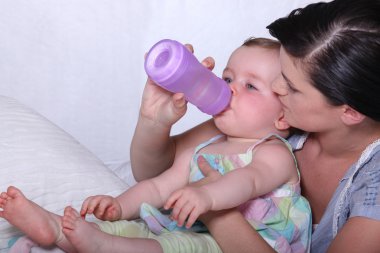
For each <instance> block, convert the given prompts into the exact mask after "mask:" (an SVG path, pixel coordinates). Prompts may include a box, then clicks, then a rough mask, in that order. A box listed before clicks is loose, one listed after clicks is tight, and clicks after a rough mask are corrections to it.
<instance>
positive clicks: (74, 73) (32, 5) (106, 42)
mask: <svg viewBox="0 0 380 253" xmlns="http://www.w3.org/2000/svg"><path fill="white" fill-rule="evenodd" d="M311 2H316V1H313V0H265V1H263V0H240V1H238V0H0V95H5V96H10V97H13V98H16V99H18V100H19V101H21V102H22V103H24V104H26V105H28V106H30V107H32V108H33V109H35V110H36V111H38V112H39V113H41V114H42V115H44V116H45V117H46V118H48V119H50V120H51V121H53V122H54V123H55V124H57V125H58V126H60V127H61V128H63V129H64V130H66V131H67V132H68V133H70V134H71V135H73V136H74V137H75V138H76V139H78V140H79V141H80V142H81V143H82V144H84V145H85V146H86V147H87V148H89V149H90V150H91V151H92V152H93V153H95V154H96V155H97V156H98V157H99V158H100V159H101V160H103V161H104V162H105V163H106V165H108V166H109V167H111V168H113V169H115V168H121V167H123V166H128V164H129V147H130V142H131V138H132V134H133V131H134V127H135V125H136V120H137V117H138V109H139V105H140V98H141V94H142V90H143V87H144V84H145V80H146V74H145V72H144V69H143V56H144V53H145V52H147V51H148V50H149V48H150V47H151V46H152V45H153V44H154V43H155V42H157V41H159V40H161V39H164V38H170V39H176V40H179V41H181V42H183V43H191V44H193V45H194V47H195V55H196V57H198V59H203V58H204V57H206V56H213V57H214V58H215V59H216V68H215V70H214V72H215V73H216V74H217V75H220V74H221V72H222V69H223V67H224V65H225V63H226V62H227V59H228V57H229V55H230V53H231V52H232V51H233V50H234V49H235V48H236V47H238V46H239V45H241V43H242V42H243V41H244V40H245V39H246V38H248V37H250V36H255V37H260V36H264V37H269V34H268V32H267V30H266V28H265V27H266V26H267V25H268V24H269V23H270V22H271V21H274V20H275V19H277V18H279V17H282V16H284V15H287V14H288V13H289V12H290V11H291V10H292V9H294V8H296V7H303V6H305V5H306V4H308V3H311ZM208 117H209V116H207V115H205V114H202V113H201V112H200V111H198V110H197V109H196V108H194V107H192V106H190V108H189V111H188V114H187V115H186V116H185V118H184V119H182V120H181V121H180V122H179V123H177V125H175V127H174V129H173V133H178V132H181V131H183V130H184V129H188V128H190V127H192V126H194V125H196V124H198V123H199V122H201V121H204V120H205V119H207V118H208ZM0 124H1V122H0Z"/></svg>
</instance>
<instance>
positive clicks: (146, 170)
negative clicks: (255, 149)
mask: <svg viewBox="0 0 380 253" xmlns="http://www.w3.org/2000/svg"><path fill="white" fill-rule="evenodd" d="M190 49H191V48H190ZM202 63H203V64H204V65H205V66H206V67H208V68H209V69H212V68H213V67H214V64H215V63H214V60H213V59H212V58H210V57H209V58H206V59H205V60H204V61H203V62H202ZM185 113H186V101H185V100H184V97H183V95H182V94H172V93H170V92H168V91H165V90H164V89H162V88H161V87H159V86H158V85H156V84H155V83H154V82H153V81H151V80H150V79H148V81H147V83H146V85H145V88H144V93H143V97H142V102H141V108H140V115H139V118H138V122H137V126H136V129H135V133H134V135H133V138H132V144H131V150H130V153H131V164H132V172H133V175H134V177H135V179H136V180H137V181H141V180H144V179H147V178H152V177H155V176H157V175H159V174H160V173H162V172H163V171H165V170H166V169H168V168H169V167H170V166H171V165H172V164H173V161H174V158H175V156H176V154H178V153H181V152H182V151H183V150H186V149H187V148H189V147H194V146H196V145H197V144H199V143H201V142H203V141H205V140H207V139H208V138H211V137H212V136H214V135H217V134H218V133H219V131H218V130H217V128H216V127H215V125H214V122H213V120H209V121H206V122H205V123H202V124H200V125H199V126H196V127H195V128H193V129H190V130H188V131H187V132H185V133H182V134H180V135H177V136H170V130H171V127H172V125H173V124H174V123H175V122H177V121H178V120H179V119H180V118H181V117H182V116H183V115H184V114H185Z"/></svg>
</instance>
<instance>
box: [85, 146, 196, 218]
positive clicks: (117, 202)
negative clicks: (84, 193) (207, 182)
mask: <svg viewBox="0 0 380 253" xmlns="http://www.w3.org/2000/svg"><path fill="white" fill-rule="evenodd" d="M191 155H192V150H190V149H189V150H186V151H185V152H183V154H181V155H180V156H178V157H176V158H175V161H174V164H173V166H172V167H171V168H170V169H168V170H166V171H165V172H163V173H162V174H161V175H159V176H157V177H154V178H152V179H148V180H144V181H141V182H139V183H137V184H136V185H134V186H132V187H131V188H129V189H128V190H126V191H125V192H123V193H122V194H121V195H119V196H118V197H116V198H113V197H110V196H93V197H89V198H88V199H86V200H85V202H84V203H83V205H82V209H81V215H85V214H94V215H95V216H96V217H97V218H99V219H103V220H120V219H127V220H128V219H134V218H138V217H139V210H140V206H141V204H142V203H144V202H146V203H149V204H150V205H152V206H155V207H162V206H163V204H164V203H165V201H166V200H167V198H168V197H169V196H170V194H171V193H172V192H174V191H175V190H177V189H180V188H182V187H184V186H185V185H186V184H187V183H188V180H189V179H188V178H189V162H190V158H191Z"/></svg>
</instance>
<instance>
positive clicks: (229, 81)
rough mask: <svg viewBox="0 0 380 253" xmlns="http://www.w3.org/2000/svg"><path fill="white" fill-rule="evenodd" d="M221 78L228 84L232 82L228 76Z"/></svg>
mask: <svg viewBox="0 0 380 253" xmlns="http://www.w3.org/2000/svg"><path fill="white" fill-rule="evenodd" d="M223 80H224V81H225V82H226V83H228V84H230V83H232V79H231V78H229V77H225V78H223Z"/></svg>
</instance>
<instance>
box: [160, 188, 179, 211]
mask: <svg viewBox="0 0 380 253" xmlns="http://www.w3.org/2000/svg"><path fill="white" fill-rule="evenodd" d="M181 195H182V191H176V192H174V193H172V195H170V197H169V198H168V200H167V201H166V203H165V205H164V208H165V209H166V210H168V209H170V208H172V207H173V206H174V204H175V203H176V201H177V200H178V199H179V198H180V197H181Z"/></svg>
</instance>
